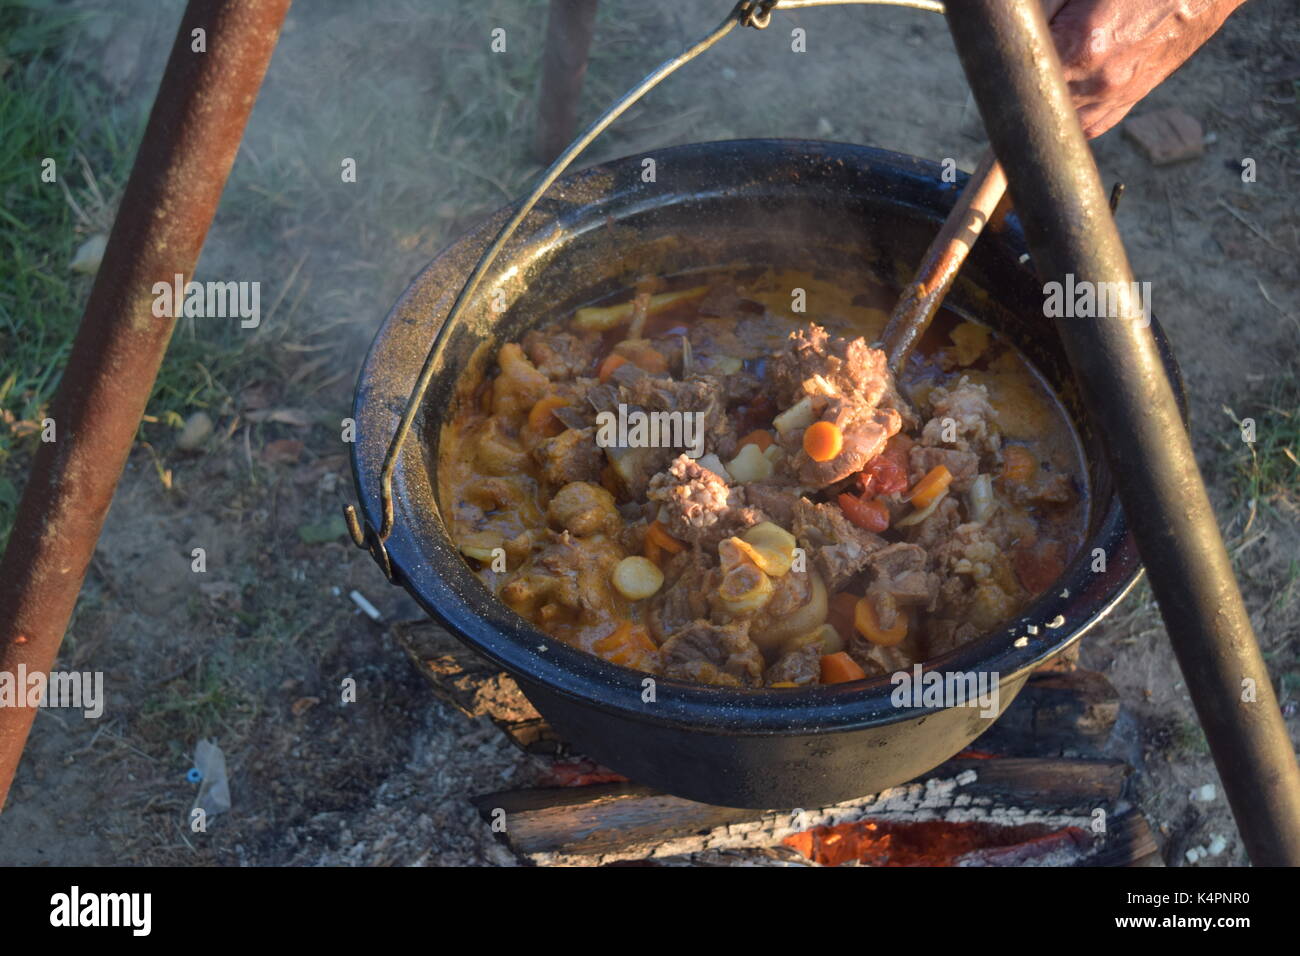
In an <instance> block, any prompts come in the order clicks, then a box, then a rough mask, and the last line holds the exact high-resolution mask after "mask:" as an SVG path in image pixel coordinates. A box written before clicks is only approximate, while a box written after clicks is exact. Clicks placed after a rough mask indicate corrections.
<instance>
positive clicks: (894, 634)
mask: <svg viewBox="0 0 1300 956" xmlns="http://www.w3.org/2000/svg"><path fill="white" fill-rule="evenodd" d="M853 626H854V627H856V628H857V629H858V632H859V633H860V634H861V635H862V636H863V637H865V638H866V639H867V640H869V641H870V642H871V643H872V644H879V645H880V646H881V647H893V646H894V645H896V644H901V643H902V642H903V638H905V637H907V615H906V614H899V615H898V620H897V621H895V622H894V626H893V627H891V628H889V629H888V630H885V629H884V628H883V627H881V626H880V619H879V618H877V617H876V609H875V608H874V607H873V606H872V604H871V602H870V601H869V600H867V599H866V598H862V599H861V600H859V601H858V604H857V607H855V608H854V610H853Z"/></svg>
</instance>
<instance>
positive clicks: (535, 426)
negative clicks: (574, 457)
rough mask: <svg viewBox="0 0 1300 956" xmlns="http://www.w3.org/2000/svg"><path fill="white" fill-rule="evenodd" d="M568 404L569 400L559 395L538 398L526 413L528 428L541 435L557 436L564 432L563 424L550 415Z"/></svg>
mask: <svg viewBox="0 0 1300 956" xmlns="http://www.w3.org/2000/svg"><path fill="white" fill-rule="evenodd" d="M568 404H569V400H568V399H567V398H564V397H562V396H560V395H547V396H546V397H545V398H539V399H538V400H537V403H536V404H535V405H533V409H532V411H530V412H529V413H528V427H529V428H531V429H532V430H533V431H535V432H537V433H538V434H541V435H547V436H551V435H558V434H559V433H560V432H562V431H563V430H564V423H563V422H561V421H560V420H559V419H558V418H556V417H555V416H554V415H552V414H551V413H552V412H554V411H555V410H556V409H557V408H563V407H564V406H565V405H568Z"/></svg>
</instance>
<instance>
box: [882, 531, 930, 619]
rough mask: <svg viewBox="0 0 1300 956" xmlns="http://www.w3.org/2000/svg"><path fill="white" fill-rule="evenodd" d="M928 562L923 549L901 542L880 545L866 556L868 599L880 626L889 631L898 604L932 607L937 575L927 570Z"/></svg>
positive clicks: (896, 616) (901, 605) (896, 615)
mask: <svg viewBox="0 0 1300 956" xmlns="http://www.w3.org/2000/svg"><path fill="white" fill-rule="evenodd" d="M927 561H928V556H927V555H926V553H925V551H924V550H922V549H921V548H919V547H917V546H916V545H914V544H907V543H903V542H899V543H898V544H891V545H888V546H887V547H884V548H881V549H880V550H879V551H876V552H875V553H873V554H872V555H870V556H869V557H868V558H867V567H868V568H869V569H870V571H871V575H872V578H871V583H870V584H869V585H868V586H867V599H868V600H869V601H871V606H872V607H873V608H874V609H875V611H876V620H877V621H878V622H879V623H880V626H881V627H882V628H884V629H886V630H888V629H889V628H891V627H893V626H894V624H895V623H897V621H898V610H899V608H900V607H917V606H919V607H925V608H928V609H933V607H934V602H935V601H936V600H937V598H938V596H939V578H938V576H937V575H935V574H932V573H931V572H929V571H927V570H926V563H927Z"/></svg>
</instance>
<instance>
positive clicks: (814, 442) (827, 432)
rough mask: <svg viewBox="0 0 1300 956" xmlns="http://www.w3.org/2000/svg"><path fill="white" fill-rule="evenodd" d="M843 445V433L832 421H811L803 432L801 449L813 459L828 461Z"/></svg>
mask: <svg viewBox="0 0 1300 956" xmlns="http://www.w3.org/2000/svg"><path fill="white" fill-rule="evenodd" d="M843 447H844V433H843V432H842V431H840V427H839V426H838V425H836V424H835V423H834V422H813V423H812V424H811V425H809V426H808V427H807V428H806V429H804V433H803V450H804V451H806V452H807V453H808V457H809V458H811V459H812V460H813V461H830V460H831V459H832V458H834V457H835V456H837V455H838V454H839V453H840V449H842V448H843Z"/></svg>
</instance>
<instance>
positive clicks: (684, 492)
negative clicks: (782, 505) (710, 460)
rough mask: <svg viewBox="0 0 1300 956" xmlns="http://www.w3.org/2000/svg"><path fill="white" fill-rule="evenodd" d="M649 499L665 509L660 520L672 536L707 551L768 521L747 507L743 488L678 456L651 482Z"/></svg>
mask: <svg viewBox="0 0 1300 956" xmlns="http://www.w3.org/2000/svg"><path fill="white" fill-rule="evenodd" d="M646 496H647V497H648V498H649V499H650V500H651V501H653V502H657V503H659V504H660V505H662V508H661V509H660V520H662V521H663V522H664V524H665V525H666V526H667V528H668V533H669V534H671V535H672V536H673V537H675V538H680V539H681V540H683V541H689V542H690V543H691V544H694V545H697V546H699V547H701V548H705V549H712V548H716V547H717V545H718V542H719V541H721V540H722V539H723V538H729V537H731V536H732V535H735V534H739V533H740V532H741V531H743V530H744V529H745V528H748V527H749V526H751V525H755V524H758V523H759V522H760V521H766V520H767V515H765V514H763V512H761V511H759V510H758V509H757V508H752V507H749V506H748V505H747V504H746V503H745V493H744V489H743V488H732V487H730V486H728V485H727V483H726V482H725V481H723V480H722V478H721V477H719V476H718V475H716V474H714V473H713V472H711V471H709V470H708V469H707V468H704V467H702V466H701V465H700V464H699V463H698V462H695V461H692V460H691V459H690V458H687V457H686V456H685V455H678V456H677V457H676V458H675V459H673V462H672V464H671V465H669V466H668V470H667V471H664V472H660V473H659V474H657V475H655V476H654V477H653V478H652V479H650V485H649V490H648V491H647V492H646Z"/></svg>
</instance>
